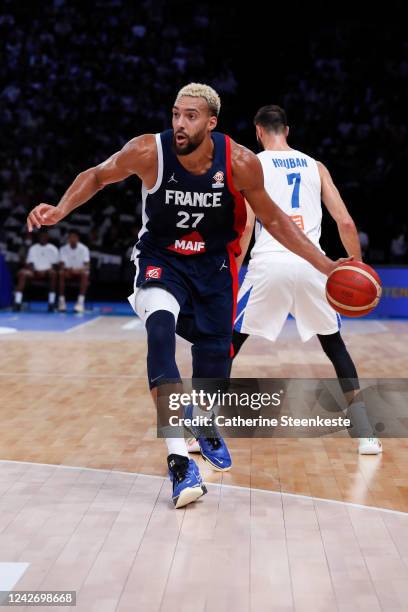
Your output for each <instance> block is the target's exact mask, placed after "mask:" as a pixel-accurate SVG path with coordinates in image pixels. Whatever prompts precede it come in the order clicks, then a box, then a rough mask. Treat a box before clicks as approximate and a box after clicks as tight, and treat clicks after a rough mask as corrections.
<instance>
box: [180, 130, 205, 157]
mask: <svg viewBox="0 0 408 612" xmlns="http://www.w3.org/2000/svg"><path fill="white" fill-rule="evenodd" d="M182 133H183V136H185V137H186V140H187V142H186V144H185V145H183V146H180V145H178V144H177V141H176V135H175V134H174V135H173V147H174V150H175V152H176V155H180V156H183V155H190V153H193V151H195V150H196V149H197V148H198V147H199V146H200V144H201V143H202V142H203V140H204V138H205V133H204V134H201V133H199V134H196V135H195V136H194V137H190V136H187V134H185V133H184V132H182Z"/></svg>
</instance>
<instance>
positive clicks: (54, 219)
mask: <svg viewBox="0 0 408 612" xmlns="http://www.w3.org/2000/svg"><path fill="white" fill-rule="evenodd" d="M154 173H155V176H157V155H156V141H155V137H154V136H153V135H152V134H146V135H143V136H138V137H137V138H133V140H130V141H129V142H128V143H127V144H126V145H125V146H124V147H123V149H121V150H120V151H118V152H117V153H115V154H114V155H112V156H111V157H109V159H107V160H106V161H104V162H103V163H101V164H99V165H98V166H95V167H93V168H88V170H85V171H84V172H81V173H80V174H78V176H77V177H76V179H75V180H74V182H73V183H72V184H71V185H70V187H68V189H67V191H66V192H65V193H64V195H63V196H62V198H61V200H60V202H59V203H58V205H57V206H52V205H51V204H44V203H42V204H39V205H38V206H36V207H35V208H33V209H32V211H31V212H30V213H29V215H28V217H27V227H28V231H30V232H31V231H32V230H33V228H34V227H37V228H40V227H41V226H42V225H54V224H55V223H58V221H61V219H63V218H64V217H66V216H67V215H68V214H69V213H70V212H72V211H73V210H74V209H75V208H78V206H81V204H85V202H87V201H88V200H90V199H91V198H92V196H94V195H95V194H96V193H97V192H98V191H100V190H101V189H103V188H104V187H105V186H106V185H110V184H111V183H117V182H119V181H122V180H123V179H125V178H127V177H128V176H131V175H132V174H136V175H137V176H139V177H140V178H141V179H142V180H144V181H146V180H147V181H149V179H151V176H150V175H153V174H154ZM155 176H154V177H153V178H152V182H153V183H154V182H155V180H156V179H155Z"/></svg>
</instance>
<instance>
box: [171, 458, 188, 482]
mask: <svg viewBox="0 0 408 612" xmlns="http://www.w3.org/2000/svg"><path fill="white" fill-rule="evenodd" d="M188 466H189V463H188V461H186V462H185V463H184V462H183V463H178V464H176V463H175V464H174V465H173V466H171V468H170V469H171V471H172V474H173V476H174V479H175V480H176V481H177V482H178V483H180V482H183V480H184V479H185V477H186V476H187V471H188Z"/></svg>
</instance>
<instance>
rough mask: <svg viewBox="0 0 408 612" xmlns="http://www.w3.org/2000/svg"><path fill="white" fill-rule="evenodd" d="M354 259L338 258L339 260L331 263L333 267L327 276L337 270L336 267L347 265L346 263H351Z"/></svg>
mask: <svg viewBox="0 0 408 612" xmlns="http://www.w3.org/2000/svg"><path fill="white" fill-rule="evenodd" d="M353 259H354V257H340V259H337V260H336V261H333V262H332V264H333V267H332V269H331V270H329V271H328V273H327V276H330V274H331V273H332V272H333V270H335V269H336V268H337V266H340V265H341V264H344V263H347V262H348V261H353Z"/></svg>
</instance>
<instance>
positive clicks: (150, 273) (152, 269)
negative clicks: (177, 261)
mask: <svg viewBox="0 0 408 612" xmlns="http://www.w3.org/2000/svg"><path fill="white" fill-rule="evenodd" d="M161 275H162V268H156V266H147V268H146V275H145V278H160V277H161Z"/></svg>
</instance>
